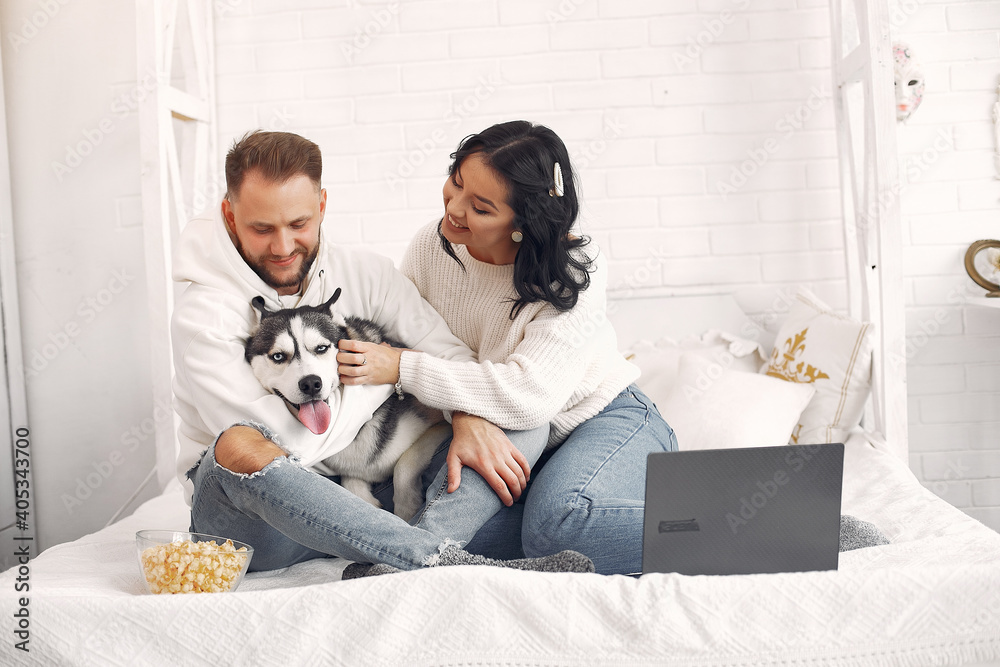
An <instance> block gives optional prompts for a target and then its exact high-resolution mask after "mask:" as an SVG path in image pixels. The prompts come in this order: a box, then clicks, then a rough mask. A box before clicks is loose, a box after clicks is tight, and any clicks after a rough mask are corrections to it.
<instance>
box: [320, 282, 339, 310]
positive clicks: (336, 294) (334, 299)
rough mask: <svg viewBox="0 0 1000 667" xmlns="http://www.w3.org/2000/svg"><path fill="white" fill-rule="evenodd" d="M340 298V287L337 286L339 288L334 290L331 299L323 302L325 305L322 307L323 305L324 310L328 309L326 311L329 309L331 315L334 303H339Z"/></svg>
mask: <svg viewBox="0 0 1000 667" xmlns="http://www.w3.org/2000/svg"><path fill="white" fill-rule="evenodd" d="M339 298H340V288H339V287H338V288H337V289H336V290H335V291H334V292H333V296H331V297H330V298H329V299H328V300H327V302H326V303H324V304H323V306H322V307H323V309H324V310H326V311H327V312H328V313H330V314H331V315H333V304H335V303H337V299H339Z"/></svg>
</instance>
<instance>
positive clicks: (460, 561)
mask: <svg viewBox="0 0 1000 667" xmlns="http://www.w3.org/2000/svg"><path fill="white" fill-rule="evenodd" d="M431 565H432V566H437V565H492V566H493V567H507V568H511V569H514V570H531V571H533V572H594V562H593V561H592V560H590V559H589V558H587V557H586V556H584V555H583V554H581V553H578V552H576V551H569V550H567V551H560V552H559V553H557V554H552V555H551V556H542V557H540V558H519V559H517V560H495V559H493V558H486V557H485V556H479V555H477V554H470V553H469V552H468V551H466V550H464V549H460V548H458V547H455V546H449V547H445V548H444V549H442V550H441V553H440V554H438V556H437V558H436V559H434V562H432V563H431Z"/></svg>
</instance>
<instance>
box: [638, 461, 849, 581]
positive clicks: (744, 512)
mask: <svg viewBox="0 0 1000 667" xmlns="http://www.w3.org/2000/svg"><path fill="white" fill-rule="evenodd" d="M843 475H844V445H843V444H840V443H833V444H823V445H792V446H782V447H751V448H741V449H713V450H704V451H690V452H659V453H655V454H650V455H649V458H648V461H647V469H646V513H645V521H644V525H643V550H642V571H643V573H647V572H679V573H681V574H756V573H768V572H806V571H812V570H836V569H837V563H838V556H839V546H840V501H841V491H842V485H843Z"/></svg>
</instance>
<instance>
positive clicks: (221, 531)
mask: <svg viewBox="0 0 1000 667" xmlns="http://www.w3.org/2000/svg"><path fill="white" fill-rule="evenodd" d="M254 426H255V427H257V428H258V429H259V430H260V431H261V432H262V433H263V434H264V435H265V436H266V437H268V438H271V439H272V440H273V439H274V434H273V433H271V432H270V431H268V430H267V429H266V428H262V427H258V426H256V425H254ZM548 434H549V427H548V425H545V426H544V427H541V428H538V429H535V430H533V431H519V432H508V433H507V436H508V437H509V438H510V439H511V442H513V443H514V445H515V446H516V447H517V448H518V449H520V450H521V452H522V453H523V454H524V455H525V457H526V458H528V460H529V462H531V463H534V462H535V461H537V459H538V457H539V456H540V455H541V453H542V451H543V450H544V448H545V444H546V442H547V440H548ZM448 442H450V439H449V441H448ZM444 449H445V450H446V447H445V448H444ZM429 470H434V471H436V477H435V479H434V481H433V483H431V484H430V485H429V486H428V487H427V494H426V498H427V502H426V504H425V506H424V508H423V509H422V510H421V511H420V512H418V513H417V516H416V517H415V518H414V521H415V524H414V525H410V524H409V523H407V522H406V521H404V520H403V519H400V518H399V517H397V516H396V515H394V514H391V513H390V512H387V511H385V510H382V509H379V508H377V507H375V506H373V505H370V504H368V503H367V502H365V501H364V500H362V499H361V498H359V497H357V496H355V495H354V494H353V493H351V492H349V491H347V490H346V489H344V488H343V487H342V486H340V485H339V484H337V483H336V482H335V481H334V480H332V479H330V478H328V477H324V476H323V475H320V474H319V473H317V472H315V471H313V470H310V469H308V468H304V467H302V466H301V465H300V464H299V463H298V461H297V460H296V459H295V458H294V457H287V456H281V457H278V458H275V459H274V460H273V461H272V462H271V463H269V464H268V465H266V466H265V467H264V468H263V469H261V470H260V471H259V472H256V473H253V474H249V475H248V474H241V473H235V472H232V471H230V470H228V469H226V468H224V467H223V466H221V465H219V463H218V462H217V461H216V460H215V445H212V446H211V447H209V448H208V449H207V450H206V452H205V454H204V455H203V457H202V459H201V461H199V463H198V465H197V466H196V467H195V468H193V469H192V470H191V471H190V472H189V473H188V476H189V477H191V479H192V481H193V482H194V497H193V500H192V506H191V530H192V531H195V532H200V533H209V534H211V535H219V536H223V537H229V538H231V539H234V540H240V541H242V542H246V543H247V544H250V545H251V546H252V547H254V556H253V558H252V560H251V561H250V570H252V571H257V570H273V569H277V568H282V567H288V566H289V565H293V564H295V563H298V562H301V561H304V560H310V559H313V558H322V557H325V556H340V557H343V558H346V559H348V560H353V561H359V562H365V563H386V564H388V565H392V566H394V567H398V568H401V569H404V570H410V569H415V568H418V567H421V566H424V565H428V564H429V563H430V562H432V560H433V557H434V556H435V555H436V554H438V553H440V551H441V550H442V549H443V548H444V547H446V546H448V545H450V544H456V543H463V542H465V541H467V540H469V539H471V537H472V536H473V535H475V533H476V531H477V530H478V529H479V528H480V527H481V526H482V525H483V524H484V523H485V522H486V521H488V520H489V518H490V517H491V516H493V514H495V513H496V512H497V510H498V509H500V508H501V507H503V504H502V503H501V502H500V500H499V498H498V497H497V495H496V492H494V491H493V489H492V488H490V486H489V485H488V484H487V483H486V481H485V480H484V479H483V478H482V477H480V476H479V475H478V474H477V473H475V471H473V470H471V469H465V470H463V471H462V484H461V486H460V487H459V488H458V490H456V491H455V492H454V493H451V494H449V493H445V492H444V491H443V490H444V488H445V485H446V484H447V467H445V469H444V470H443V471H439V470H437V469H436V468H429Z"/></svg>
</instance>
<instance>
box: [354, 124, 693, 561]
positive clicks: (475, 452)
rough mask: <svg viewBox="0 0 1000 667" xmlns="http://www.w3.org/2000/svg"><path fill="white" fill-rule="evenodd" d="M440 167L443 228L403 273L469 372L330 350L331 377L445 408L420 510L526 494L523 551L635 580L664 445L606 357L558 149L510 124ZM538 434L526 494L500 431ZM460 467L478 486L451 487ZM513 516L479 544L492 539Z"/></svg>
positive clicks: (376, 349) (595, 266)
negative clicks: (439, 448)
mask: <svg viewBox="0 0 1000 667" xmlns="http://www.w3.org/2000/svg"><path fill="white" fill-rule="evenodd" d="M452 159H453V162H452V165H451V167H450V169H449V172H448V178H447V180H446V181H445V185H444V190H443V194H444V215H443V216H442V218H441V220H440V221H438V222H435V223H433V224H431V225H428V226H426V227H424V228H423V229H422V230H421V231H420V232H418V234H417V236H416V237H415V238H414V240H413V242H412V243H411V245H410V247H409V250H408V252H407V254H406V257H405V259H404V260H403V265H402V267H401V268H402V270H403V273H405V274H406V275H407V276H408V277H409V278H410V279H411V280H413V282H414V283H415V284H416V286H417V288H418V289H419V291H420V293H421V295H422V296H423V297H424V298H425V299H427V301H429V302H430V304H431V305H432V306H434V308H435V309H436V310H437V311H438V312H439V313H440V314H441V315H442V316H443V317H444V319H445V321H446V322H447V323H448V325H449V327H450V328H451V330H452V332H453V333H455V334H456V335H457V336H458V337H459V338H461V339H462V340H463V341H464V342H465V343H466V344H467V345H469V347H470V348H472V349H473V350H474V351H476V352H477V354H478V358H479V363H478V364H475V363H469V362H459V363H456V362H449V361H446V360H441V359H434V358H432V357H430V355H426V354H422V353H419V352H413V351H407V350H398V349H393V348H387V347H384V346H376V345H372V344H368V343H361V342H357V341H342V342H341V350H342V351H341V352H340V353H339V354H338V360H339V361H340V362H341V364H342V365H341V373H342V379H343V381H344V382H345V383H347V384H364V383H375V384H382V383H397V382H398V384H397V387H401V388H402V389H403V390H404V391H406V392H409V393H412V394H414V395H415V396H416V397H417V398H418V399H419V400H421V401H422V402H424V403H425V404H427V405H431V406H434V407H438V408H441V409H445V410H453V411H455V413H454V414H455V417H454V418H453V425H454V438H453V441H452V443H451V445H450V448H449V452H448V457H447V467H446V468H445V469H442V470H441V472H440V473H439V475H438V478H437V480H436V481H435V483H434V484H432V486H431V487H430V488H429V489H428V501H429V502H430V501H434V500H437V499H443V498H446V497H447V494H446V493H445V492H447V493H452V492H454V491H455V490H456V489H458V488H459V487H460V486H461V485H465V484H467V483H470V482H469V478H473V479H477V481H478V478H481V479H483V480H485V482H486V483H487V484H488V485H489V487H490V488H492V489H493V490H494V491H495V492H496V494H497V495H498V498H501V499H502V501H503V504H505V505H512V502H513V500H515V499H517V498H518V497H519V496H520V495H521V493H522V492H524V491H525V489H526V488H527V491H528V492H527V495H526V499H525V502H524V505H523V519H522V521H521V542H522V545H523V550H524V553H525V554H527V555H529V556H530V555H532V554H536V553H554V552H556V551H560V550H563V549H572V550H575V551H578V552H580V553H583V554H585V555H587V556H589V557H590V558H591V559H592V560H593V561H594V566H595V567H596V569H597V571H598V572H600V573H605V574H612V573H622V574H626V573H634V572H639V571H640V570H641V566H642V521H643V501H644V495H645V494H644V486H645V466H646V456H647V455H648V454H649V453H650V452H655V451H668V450H676V449H677V441H676V438H675V437H674V434H673V431H672V430H671V429H670V427H669V426H668V425H667V424H666V423H665V422H664V421H663V418H662V417H661V416H660V414H659V413H658V412H657V410H656V407H655V406H654V405H653V404H652V402H651V401H650V400H649V399H648V398H647V397H646V396H645V395H644V394H643V393H642V392H641V391H640V390H639V389H638V388H637V387H636V386H635V385H634V384H633V382H634V381H635V380H636V378H637V377H638V375H639V371H638V369H637V368H636V367H634V366H633V365H632V364H630V363H628V362H627V361H626V360H625V359H624V358H623V357H622V356H621V354H620V353H619V352H618V350H617V341H616V337H615V333H614V330H613V328H612V327H611V325H610V323H609V322H608V321H607V319H606V317H605V306H606V297H605V288H606V285H607V268H606V267H605V266H604V264H603V257H602V256H601V255H600V253H599V252H598V250H597V248H596V247H595V246H594V245H593V244H592V243H590V242H589V240H588V239H586V238H585V237H578V236H575V235H573V234H572V233H571V230H572V227H573V224H574V223H575V221H576V218H577V214H578V211H579V204H578V200H577V193H576V183H575V179H574V175H573V171H572V167H571V165H570V160H569V154H568V152H567V150H566V146H565V145H564V144H563V142H562V140H561V139H560V138H559V137H558V136H557V135H556V134H555V133H554V132H552V130H550V129H548V128H546V127H543V126H539V125H532V124H531V123H528V122H526V121H512V122H508V123H501V124H498V125H494V126H492V127H490V128H488V129H486V130H485V131H483V132H481V133H479V134H475V135H472V136H470V137H467V138H466V139H465V140H464V141H463V142H462V143H461V145H460V146H459V148H458V150H457V151H456V152H455V153H454V154H453V155H452ZM363 361H366V363H364V365H357V364H362V362H363ZM471 415H475V416H476V417H471ZM484 420H485V421H484ZM545 424H548V425H549V426H550V433H549V437H548V442H547V447H546V451H545V453H544V455H543V460H544V461H545V462H544V465H543V466H542V467H541V468H540V470H539V471H538V473H537V474H536V475H534V478H533V479H531V485H530V487H527V483H528V480H529V477H530V468H531V465H532V463H533V461H530V460H528V458H534V457H525V456H522V455H521V453H520V452H518V451H517V449H516V447H514V446H513V445H512V444H511V443H510V442H509V441H508V440H507V439H506V438H504V437H503V434H502V433H501V432H500V431H499V428H503V429H508V430H513V431H528V430H531V429H536V428H539V427H544V425H545ZM494 425H495V426H494ZM497 427H499V428H497ZM462 466H469V467H471V468H472V469H473V470H475V471H476V472H477V473H478V476H476V475H469V474H466V475H465V477H462V476H461V468H462ZM497 509H501V508H499V506H498V507H497ZM519 509H520V508H518V509H508V510H503V511H501V512H500V513H499V514H498V516H496V517H494V519H493V520H492V521H491V522H490V524H488V525H487V526H486V529H487V530H485V531H482V532H491V531H494V529H497V528H499V529H501V530H502V527H503V526H505V525H509V524H510V523H511V518H512V517H513V518H514V520H515V521H516V518H517V517H518V510H519ZM508 514H509V515H508ZM515 539H516V538H515ZM470 548H472V546H471V545H470Z"/></svg>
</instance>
